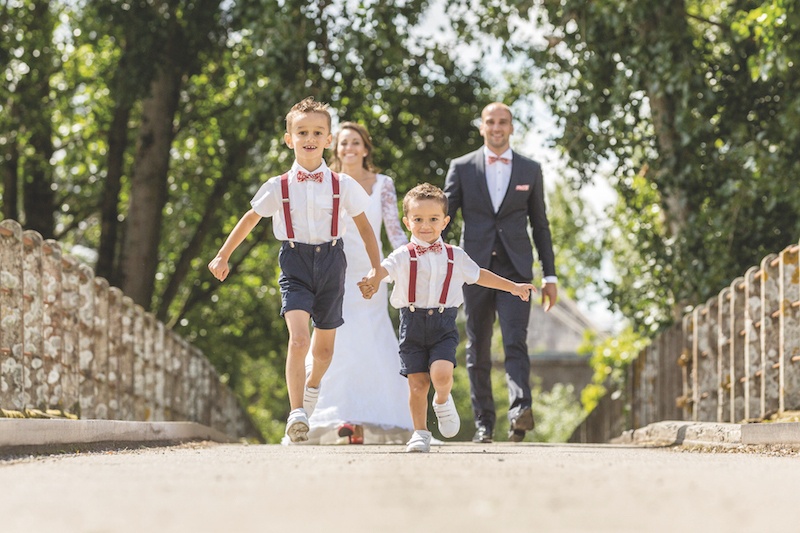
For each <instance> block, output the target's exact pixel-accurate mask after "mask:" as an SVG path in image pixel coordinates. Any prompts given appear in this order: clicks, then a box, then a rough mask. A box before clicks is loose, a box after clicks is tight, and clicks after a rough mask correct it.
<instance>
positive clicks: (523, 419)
mask: <svg viewBox="0 0 800 533" xmlns="http://www.w3.org/2000/svg"><path fill="white" fill-rule="evenodd" d="M533 425H534V424H533V412H532V411H531V408H530V407H523V408H522V410H520V412H519V414H518V415H517V417H516V418H515V419H513V420H512V421H511V424H509V429H508V440H510V441H511V442H522V441H523V440H525V432H526V431H530V430H532V429H533Z"/></svg>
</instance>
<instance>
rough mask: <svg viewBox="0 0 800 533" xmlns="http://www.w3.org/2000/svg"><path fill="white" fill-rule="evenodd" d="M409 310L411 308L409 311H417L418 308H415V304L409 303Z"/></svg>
mask: <svg viewBox="0 0 800 533" xmlns="http://www.w3.org/2000/svg"><path fill="white" fill-rule="evenodd" d="M408 310H409V311H411V312H412V313H413V312H414V311H416V309H415V308H414V304H409V305H408Z"/></svg>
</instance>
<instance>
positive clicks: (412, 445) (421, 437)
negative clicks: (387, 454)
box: [406, 429, 432, 453]
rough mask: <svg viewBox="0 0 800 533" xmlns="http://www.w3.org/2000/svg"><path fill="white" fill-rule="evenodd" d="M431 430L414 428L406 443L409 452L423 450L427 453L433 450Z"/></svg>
mask: <svg viewBox="0 0 800 533" xmlns="http://www.w3.org/2000/svg"><path fill="white" fill-rule="evenodd" d="M431 438H432V435H431V432H430V431H425V430H424V429H417V430H414V433H413V434H412V435H411V439H410V440H409V441H408V442H407V443H406V451H407V452H422V453H427V452H429V451H431Z"/></svg>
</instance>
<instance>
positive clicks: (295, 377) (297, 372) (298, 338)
mask: <svg viewBox="0 0 800 533" xmlns="http://www.w3.org/2000/svg"><path fill="white" fill-rule="evenodd" d="M283 318H284V319H285V320H286V327H287V328H288V329H289V349H288V350H287V353H286V388H287V389H288V391H289V406H290V407H291V408H292V409H298V408H300V407H303V386H304V385H305V381H306V368H305V367H306V365H305V359H306V354H307V353H308V347H309V346H310V345H311V333H310V332H309V328H308V321H309V319H310V318H311V315H309V314H308V313H307V312H305V311H301V310H299V309H296V310H293V311H287V312H286V314H284V315H283Z"/></svg>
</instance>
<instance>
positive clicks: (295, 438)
mask: <svg viewBox="0 0 800 533" xmlns="http://www.w3.org/2000/svg"><path fill="white" fill-rule="evenodd" d="M286 436H287V437H289V440H290V441H292V442H305V441H307V440H308V417H307V416H306V412H305V409H303V408H302V407H301V408H299V409H294V410H293V411H292V412H291V413H289V419H288V420H287V421H286Z"/></svg>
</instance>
